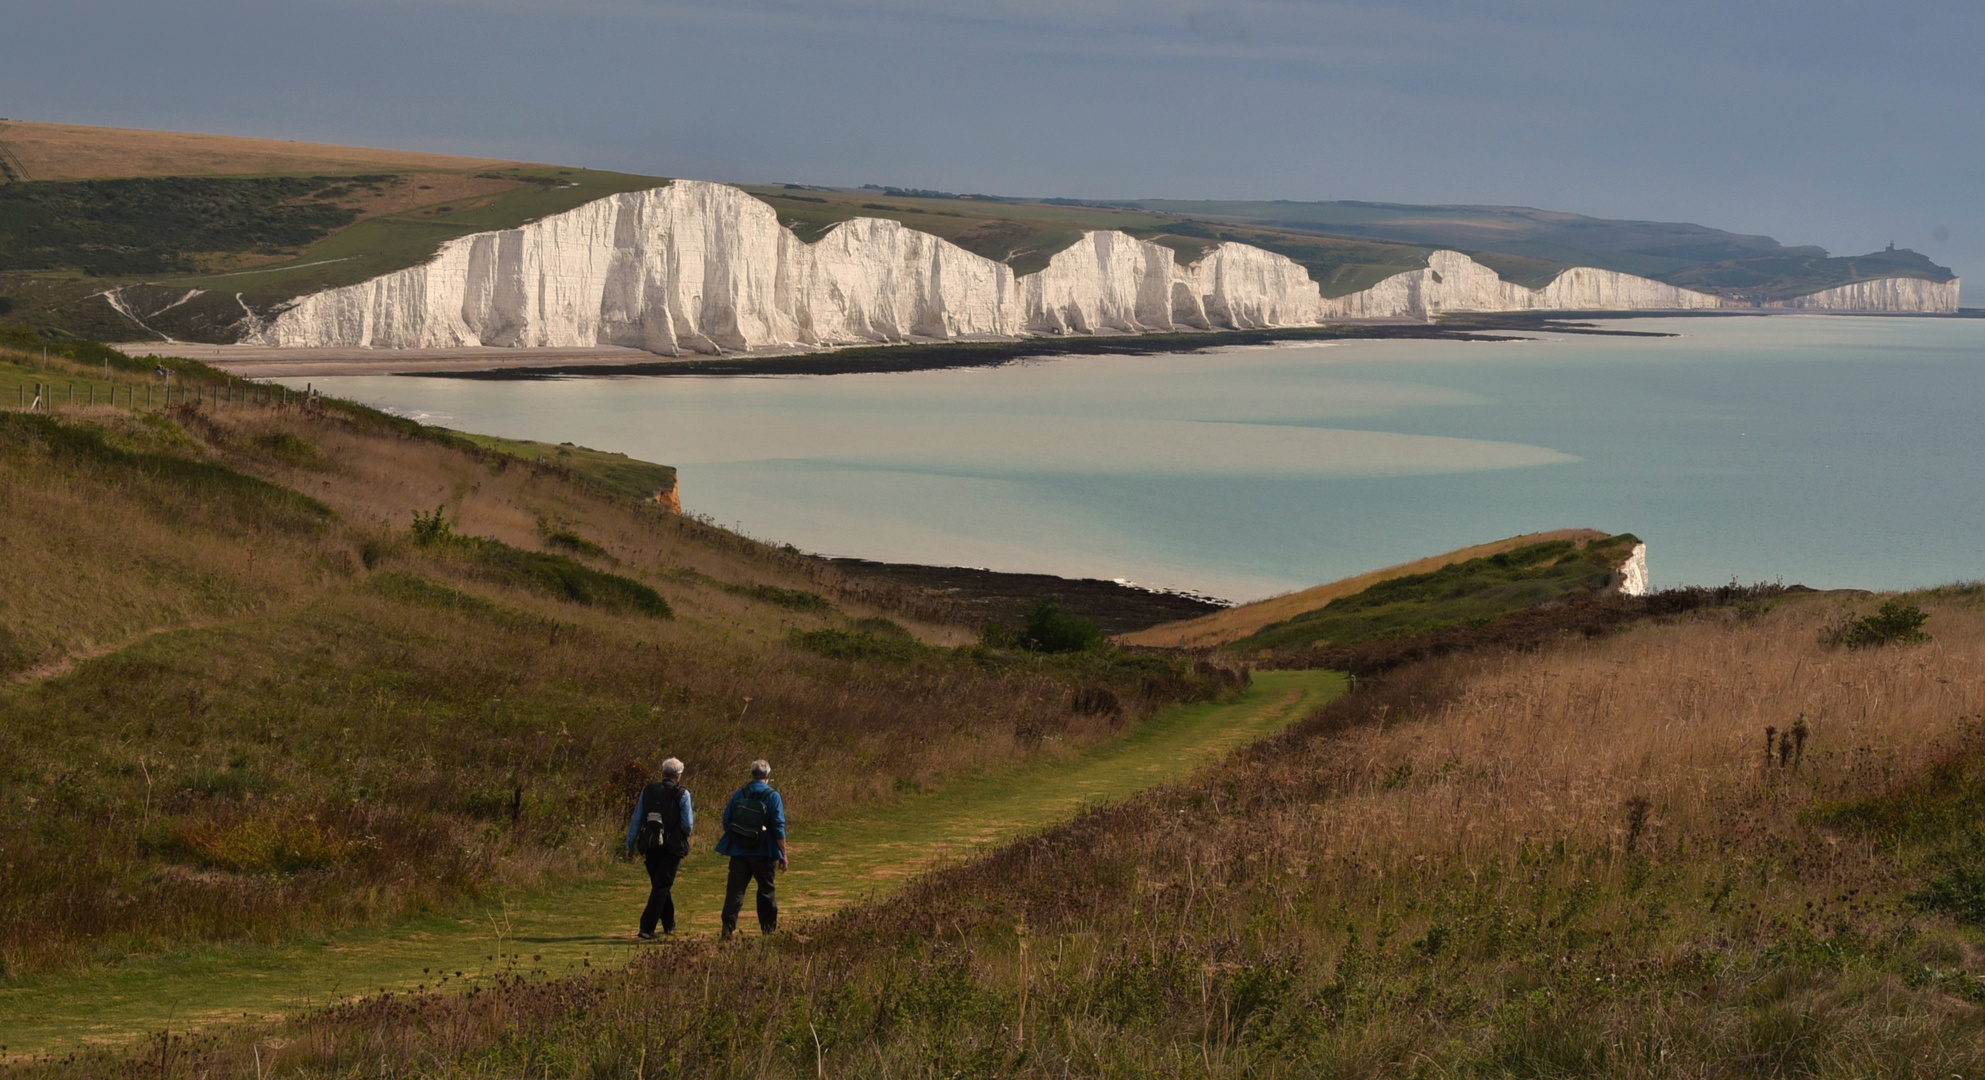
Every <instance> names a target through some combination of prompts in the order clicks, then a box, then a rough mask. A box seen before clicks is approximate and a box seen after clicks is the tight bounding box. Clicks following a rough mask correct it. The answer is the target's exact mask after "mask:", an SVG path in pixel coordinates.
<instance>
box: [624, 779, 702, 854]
mask: <svg viewBox="0 0 1985 1080" xmlns="http://www.w3.org/2000/svg"><path fill="white" fill-rule="evenodd" d="M653 786H654V785H652V784H649V785H645V786H643V787H642V788H641V794H640V795H639V796H637V797H636V798H635V800H634V816H633V817H631V818H628V819H627V850H628V851H630V852H632V851H633V850H634V836H635V834H636V833H639V832H640V831H641V819H642V818H644V817H647V816H648V811H649V810H650V809H654V810H660V809H661V807H659V806H657V807H648V806H644V805H642V804H643V803H644V802H645V801H646V800H647V798H648V788H650V787H653ZM662 820H664V821H666V820H668V819H667V818H663V819H662ZM682 831H683V834H684V835H687V834H689V833H691V832H694V831H696V808H695V807H693V806H691V805H690V804H689V789H688V788H683V789H682Z"/></svg>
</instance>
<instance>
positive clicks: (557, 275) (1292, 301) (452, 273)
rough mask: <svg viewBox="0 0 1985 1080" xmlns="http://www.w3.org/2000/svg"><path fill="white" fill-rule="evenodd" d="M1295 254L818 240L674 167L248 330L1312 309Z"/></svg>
mask: <svg viewBox="0 0 1985 1080" xmlns="http://www.w3.org/2000/svg"><path fill="white" fill-rule="evenodd" d="M1317 304H1318V293H1317V287H1316V283H1315V282H1313V281H1311V280H1310V278H1309V275H1308V274H1307V273H1306V272H1304V270H1303V268H1302V267H1301V266H1300V265H1298V264H1297V263H1295V262H1292V261H1290V260H1289V259H1286V258H1284V257H1282V256H1280V255H1276V254H1273V253H1272V252H1267V251H1263V250H1261V249H1259V248H1253V247H1248V246H1246V245H1243V244H1221V245H1219V246H1217V247H1215V248H1213V249H1211V250H1210V251H1208V252H1206V253H1205V255H1204V256H1202V257H1201V258H1200V259H1199V260H1198V261H1197V262H1195V263H1193V264H1191V265H1190V266H1180V265H1178V263H1177V261H1176V258H1175V256H1174V254H1173V252H1172V250H1171V249H1170V248H1167V247H1163V246H1161V245H1158V244H1153V243H1149V242H1147V241H1143V240H1138V239H1135V238H1133V237H1130V236H1127V235H1125V234H1123V233H1120V232H1092V233H1088V234H1086V235H1084V236H1083V238H1082V239H1081V240H1080V241H1079V242H1078V243H1076V244H1075V246H1073V247H1071V248H1069V249H1067V250H1065V251H1062V252H1060V253H1058V254H1057V255H1055V256H1054V257H1053V258H1052V259H1050V260H1049V262H1048V266H1047V268H1046V269H1044V270H1042V271H1041V272H1039V273H1036V274H1029V275H1027V276H1026V277H1024V278H1016V277H1015V276H1014V273H1013V271H1012V270H1011V269H1009V268H1008V267H1007V266H1005V265H1004V264H1002V263H998V262H994V261H993V260H991V259H987V258H984V257H982V256H979V255H975V254H973V253H972V252H969V251H966V250H965V249H964V248H961V247H959V246H957V245H956V244H953V243H950V242H949V241H946V240H942V239H939V238H938V237H935V236H931V235H929V234H927V233H921V232H918V231H916V230H914V229H911V228H908V227H906V226H904V225H902V224H900V223H898V222H895V221H888V220H883V219H879V218H856V219H854V220H852V221H845V222H842V223H841V224H839V225H836V226H834V227H833V228H832V229H830V230H828V232H827V234H826V235H825V236H823V237H821V239H820V240H819V241H818V242H817V243H814V244H807V243H804V242H802V241H801V240H800V239H799V238H798V237H796V236H794V235H793V234H792V233H791V232H790V231H788V230H787V229H786V228H784V227H783V226H781V225H780V224H779V221H778V217H777V215H776V214H775V213H774V212H773V211H772V209H771V208H770V207H768V206H766V205H765V204H764V203H762V202H759V201H758V200H757V199H754V198H752V197H751V196H749V195H747V194H745V193H744V192H742V191H739V190H738V189H736V188H733V187H727V186H725V185H723V184H710V183H703V182H699V181H692V180H680V181H677V182H675V183H673V184H670V185H669V186H667V187H661V188H654V189H652V190H648V191H637V192H630V193H627V194H623V195H614V196H610V197H608V198H605V199H600V200H597V201H595V202H590V203H587V204H586V205H584V206H581V207H578V208H576V209H574V210H569V211H567V212H565V213H562V214H555V215H553V216H551V217H548V218H545V219H543V220H541V221H536V222H533V223H531V224H529V225H525V226H523V227H521V228H516V229H506V230H504V231H501V232H489V233H478V234H476V235H473V236H465V237H462V238H460V239H457V240H451V241H449V242H448V243H446V244H444V245H443V246H442V248H441V251H440V252H439V253H438V254H436V255H435V257H434V258H433V259H431V260H429V261H428V262H426V263H424V264H422V265H420V266H415V267H410V268H408V269H405V270H401V271H398V272H395V273H392V274H387V275H385V276H383V277H378V278H374V279H373V280H371V281H366V282H361V283H359V284H357V285H350V286H346V287H344V288H339V289H330V290H327V291H324V292H321V293H315V294H312V295H310V296H305V297H302V298H300V299H298V300H296V301H294V302H292V303H291V304H290V305H288V306H287V307H286V308H284V309H282V310H281V311H279V312H278V313H277V314H276V316H275V317H274V318H273V319H271V320H270V321H269V322H268V324H267V325H266V326H264V327H262V328H261V329H260V330H259V331H258V332H257V333H255V334H254V335H253V338H252V339H253V340H256V341H259V342H260V343H263V344H268V345H275V346H284V347H308V346H359V347H379V348H449V347H458V346H465V345H467V346H473V345H501V346H512V347H555V346H564V347H571V346H586V345H624V346H632V347H634V348H638V349H646V350H649V351H651V352H657V353H668V354H675V353H680V352H685V351H687V352H704V353H711V352H748V351H751V350H756V349H771V348H792V347H809V346H828V345H842V344H854V343H861V342H892V341H908V340H912V339H933V340H942V339H952V338H969V337H1016V336H1021V335H1025V334H1065V333H1097V332H1103V331H1128V332H1138V331H1148V330H1173V329H1180V328H1198V329H1209V330H1211V329H1239V328H1251V327H1262V326H1291V325H1302V324H1308V323H1314V322H1316V321H1317Z"/></svg>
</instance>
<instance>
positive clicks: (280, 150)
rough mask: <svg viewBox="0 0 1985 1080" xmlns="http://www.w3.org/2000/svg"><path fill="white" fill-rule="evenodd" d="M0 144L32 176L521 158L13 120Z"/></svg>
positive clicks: (420, 166) (460, 166)
mask: <svg viewBox="0 0 1985 1080" xmlns="http://www.w3.org/2000/svg"><path fill="white" fill-rule="evenodd" d="M0 147H4V148H5V149H6V151H8V152H9V155H10V158H9V160H11V161H17V162H18V163H19V165H21V166H24V167H25V168H26V170H27V174H28V175H27V176H25V177H22V178H21V179H28V180H102V179H108V178H112V177H127V176H243V175H262V174H268V173H358V172H379V171H387V172H417V171H421V172H468V171H472V170H476V169H487V168H491V167H494V166H503V165H513V164H516V163H515V162H509V161H503V160H500V159H497V158H469V157H454V156H451V155H448V154H424V153H416V152H413V151H407V150H374V149H367V148H364V147H356V146H331V145H327V144H323V143H308V142H294V141H286V140H281V139H244V138H238V137H235V136H230V135H201V134H195V133H191V132H183V131H141V130H137V129H133V128H106V127H84V126H81V125H77V124H40V123H31V122H27V121H21V120H10V121H7V122H6V123H4V124H0Z"/></svg>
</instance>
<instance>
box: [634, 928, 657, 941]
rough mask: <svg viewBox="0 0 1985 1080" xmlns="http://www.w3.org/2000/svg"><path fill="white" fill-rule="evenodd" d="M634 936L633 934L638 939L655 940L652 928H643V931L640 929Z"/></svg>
mask: <svg viewBox="0 0 1985 1080" xmlns="http://www.w3.org/2000/svg"><path fill="white" fill-rule="evenodd" d="M634 936H635V937H637V938H640V939H641V940H642V941H653V940H655V932H654V931H653V930H644V931H642V932H641V933H638V934H636V935H634Z"/></svg>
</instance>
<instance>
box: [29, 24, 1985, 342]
mask: <svg viewBox="0 0 1985 1080" xmlns="http://www.w3.org/2000/svg"><path fill="white" fill-rule="evenodd" d="M0 43H4V49H0V52H4V62H0V115H4V116H8V117H12V118H14V119H21V120H45V121H55V122H65V123H79V124H103V125H112V126H121V127H143V128H164V129H175V130H187V131H208V132H219V133H224V134H235V135H253V136H265V137H271V138H288V139H298V140H310V141H319V142H335V143H349V144H357V145H368V146H385V147H397V148H403V149H419V150H434V151H445V152H453V153H463V154H474V155H486V156H493V157H505V158H518V159H525V160H536V161H549V162H556V163H560V164H569V165H582V166H588V167H594V168H612V169H621V170H626V171H632V172H643V173H654V174H657V175H666V176H688V177H698V178H703V179H710V180H726V181H740V182H742V181H786V182H801V183H813V184H827V185H837V186H844V185H858V184H864V183H875V184H890V185H896V186H901V187H922V188H937V189H942V190H948V191H973V192H988V193H993V194H1014V195H1032V196H1064V197H1076V198H1137V197H1165V198H1265V199H1368V200H1375V201H1390V202H1433V203H1485V204H1505V205H1509V204H1514V205H1524V206H1537V207H1544V208H1549V209H1555V210H1570V211H1576V212H1580V213H1586V214H1592V215H1597V216H1602V217H1621V218H1637V219H1653V220H1669V221H1674V220H1679V221H1694V222H1698V223H1701V224H1704V225H1711V226H1715V227H1719V228H1725V229H1731V230H1734V231H1738V232H1746V233H1764V234H1768V235H1771V236H1775V237H1777V238H1778V239H1779V240H1781V241H1783V242H1785V243H1788V244H1798V243H1815V244H1820V245H1822V246H1825V247H1827V248H1828V249H1830V250H1832V251H1833V252H1834V253H1835V254H1859V253H1862V252H1866V251H1871V250H1874V249H1877V248H1880V247H1882V246H1883V245H1885V244H1888V243H1890V242H1893V243H1895V244H1896V245H1897V246H1899V247H1911V248H1915V249H1916V250H1918V251H1921V252H1923V253H1925V254H1927V255H1929V256H1930V257H1931V258H1932V259H1934V260H1936V261H1937V262H1939V263H1942V264H1944V265H1947V266H1951V267H1953V268H1954V269H1956V270H1957V271H1958V272H1959V273H1960V274H1963V275H1965V276H1967V277H1971V278H1974V279H1975V280H1977V281H1978V282H1980V283H1981V284H1979V285H1974V286H1972V287H1971V288H1969V289H1967V290H1966V294H1967V295H1966V301H1965V302H1966V303H1969V304H1978V303H1981V301H1980V300H1979V299H1978V297H1980V296H1981V295H1985V293H1981V292H1980V291H1979V290H1981V289H1985V3H1979V2H1978V0H1883V2H1879V3H1877V2H1848V0H1799V2H1792V0H1745V2H1743V3H1735V4H1733V3H1730V2H1729V0H1717V2H1701V0H1668V2H1664V0H1638V2H1618V0H1400V2H1393V3H1363V2H1324V0H925V2H914V0H63V2H61V3H49V2H47V0H0Z"/></svg>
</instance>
